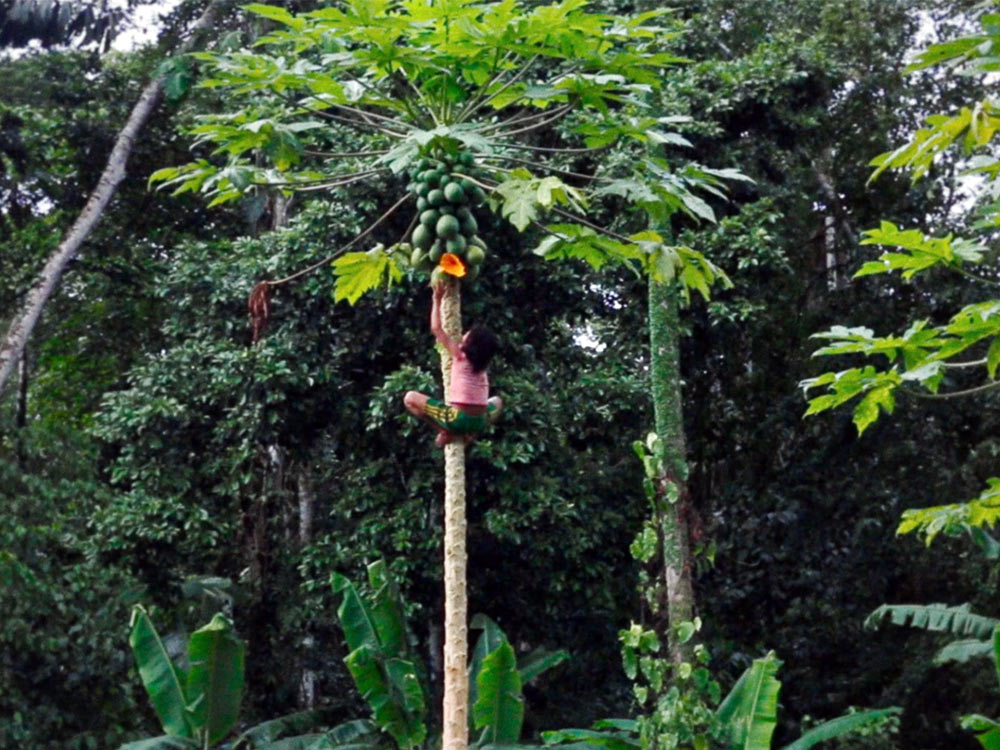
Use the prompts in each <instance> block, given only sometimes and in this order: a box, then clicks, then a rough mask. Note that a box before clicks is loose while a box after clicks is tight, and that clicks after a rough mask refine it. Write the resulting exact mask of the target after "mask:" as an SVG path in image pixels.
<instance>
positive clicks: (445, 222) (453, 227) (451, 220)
mask: <svg viewBox="0 0 1000 750" xmlns="http://www.w3.org/2000/svg"><path fill="white" fill-rule="evenodd" d="M434 228H435V229H436V230H437V236H438V237H443V238H445V239H448V238H449V237H454V236H455V235H456V234H458V230H459V222H458V219H456V218H455V217H454V216H449V215H448V214H445V215H444V216H442V217H441V218H440V219H438V222H437V225H436V226H435V227H434Z"/></svg>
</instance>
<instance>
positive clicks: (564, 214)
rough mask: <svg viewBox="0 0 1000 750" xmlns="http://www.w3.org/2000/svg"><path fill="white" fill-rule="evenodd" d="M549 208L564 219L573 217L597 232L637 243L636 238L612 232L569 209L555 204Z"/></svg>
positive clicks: (621, 240) (632, 243)
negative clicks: (557, 206)
mask: <svg viewBox="0 0 1000 750" xmlns="http://www.w3.org/2000/svg"><path fill="white" fill-rule="evenodd" d="M549 210H550V211H551V212H552V213H554V214H558V215H559V216H562V217H563V218H564V219H572V220H573V221H577V222H579V223H581V224H583V225H584V226H585V227H590V228H591V229H593V230H594V231H595V232H600V233H601V234H606V235H607V236H608V237H613V238H614V239H616V240H618V241H620V242H627V243H629V244H630V245H634V244H635V240H630V239H629V238H628V237H626V236H625V235H623V234H618V233H617V232H612V231H611V230H610V229H605V228H604V227H600V226H598V225H597V224H593V223H591V222H589V221H587V220H586V219H581V218H580V217H579V216H576V215H575V214H571V213H570V212H569V211H564V210H563V209H561V208H556V207H555V206H552V207H551V208H550V209H549Z"/></svg>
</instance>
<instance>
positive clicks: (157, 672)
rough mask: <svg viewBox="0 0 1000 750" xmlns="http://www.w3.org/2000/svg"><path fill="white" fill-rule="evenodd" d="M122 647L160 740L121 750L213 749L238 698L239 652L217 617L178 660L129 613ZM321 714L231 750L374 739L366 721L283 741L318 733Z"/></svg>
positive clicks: (146, 619) (264, 727)
mask: <svg viewBox="0 0 1000 750" xmlns="http://www.w3.org/2000/svg"><path fill="white" fill-rule="evenodd" d="M129 644H130V645H131V646H132V652H133V653H134V654H135V660H136V666H137V668H138V672H139V678H140V680H142V684H143V686H144V687H145V688H146V693H147V694H148V695H149V700H150V703H151V704H152V706H153V709H154V711H155V712H156V715H157V717H158V718H159V720H160V725H161V727H162V729H163V735H161V736H158V737H150V738H147V739H143V740H138V741H135V742H129V743H126V744H124V745H122V746H121V748H120V750H208V749H209V748H213V747H220V746H222V745H223V744H225V740H226V738H227V737H229V735H230V734H231V733H232V732H233V729H234V728H235V727H236V724H237V721H238V719H239V709H240V703H241V701H242V698H243V690H244V655H245V651H246V647H245V644H244V643H243V641H242V640H241V639H240V638H239V636H237V635H236V632H235V631H234V630H233V624H232V622H231V621H230V620H229V619H228V618H227V617H225V616H224V615H221V614H217V615H215V616H214V617H213V618H212V620H211V622H209V623H208V624H207V625H205V626H204V627H202V628H199V629H198V630H196V631H195V632H194V633H192V634H191V636H190V638H189V639H188V641H187V650H186V654H184V655H183V657H184V658H183V659H182V658H180V657H174V656H172V655H171V654H170V652H169V650H168V648H167V646H166V645H165V643H164V639H163V638H161V637H160V634H159V633H158V632H157V630H156V627H155V626H154V625H153V621H152V619H151V618H150V616H149V613H148V612H147V611H146V610H145V609H144V608H143V607H141V606H136V607H135V608H134V609H133V610H132V621H131V632H130V634H129ZM326 718H327V717H326V712H325V711H323V710H317V711H303V712H300V713H297V714H291V715H289V716H285V717H282V718H279V719H272V720H270V721H267V722H264V723H263V724H259V725H257V726H255V727H252V728H250V729H248V730H246V731H245V732H243V733H242V734H240V735H239V736H238V737H236V738H235V739H234V740H233V741H232V744H231V745H230V747H231V748H232V750H305V749H306V748H314V749H315V750H320V747H321V746H320V745H319V743H320V742H322V741H324V740H330V739H331V738H332V739H333V740H335V741H336V742H337V744H339V745H346V744H348V743H349V742H351V741H357V740H359V739H363V738H367V737H370V736H374V735H375V734H376V733H377V728H376V727H375V725H374V724H372V723H371V722H368V721H354V722H348V723H346V724H343V725H341V726H339V727H336V728H334V729H332V730H330V731H328V732H326V733H323V734H305V735H299V736H292V737H284V735H287V734H290V733H292V732H299V731H302V730H304V729H307V728H310V727H315V726H318V725H322V724H323V723H324V721H325V719H326Z"/></svg>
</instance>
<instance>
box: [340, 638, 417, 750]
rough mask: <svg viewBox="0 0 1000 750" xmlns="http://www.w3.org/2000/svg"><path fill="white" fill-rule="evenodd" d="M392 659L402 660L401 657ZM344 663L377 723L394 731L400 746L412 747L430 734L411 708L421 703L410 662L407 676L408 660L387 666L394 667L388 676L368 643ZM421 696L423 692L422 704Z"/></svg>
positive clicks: (392, 733)
mask: <svg viewBox="0 0 1000 750" xmlns="http://www.w3.org/2000/svg"><path fill="white" fill-rule="evenodd" d="M390 661H392V662H403V660H402V659H394V660H390ZM344 663H345V664H346V665H347V670H348V671H349V672H350V673H351V677H353V678H354V683H355V684H356V685H357V686H358V690H359V691H360V692H361V697H363V698H364V699H365V701H366V702H367V703H368V705H369V706H371V709H372V713H373V714H374V717H375V723H376V724H378V726H379V727H381V728H382V729H384V730H385V731H386V732H388V733H389V734H391V735H392V737H393V739H395V740H396V743H397V744H398V745H399V746H400V747H412V746H413V745H417V744H419V743H421V742H423V740H424V738H425V737H426V736H427V728H426V726H425V725H424V723H423V721H422V720H421V718H420V717H419V716H415V715H413V714H412V713H411V712H410V711H409V710H408V709H409V708H412V707H416V706H417V705H418V703H417V699H416V697H415V689H416V690H420V683H419V681H418V680H417V677H416V673H415V671H414V670H413V665H412V664H409V678H407V676H406V672H407V669H406V666H405V665H407V664H408V663H407V662H403V664H398V663H396V664H394V665H393V666H392V667H388V665H387V667H386V669H387V670H391V671H390V674H388V675H387V674H386V673H385V671H383V668H382V666H381V665H380V664H379V663H378V660H377V659H376V655H375V653H374V652H373V651H372V649H371V648H370V647H369V646H367V645H362V646H360V647H359V648H357V649H355V650H354V651H352V652H351V653H350V654H348V655H347V658H346V659H344ZM390 680H391V682H392V685H390ZM414 685H415V689H414V687H413V686H414ZM422 695H423V693H422V691H421V702H420V704H419V705H421V706H422Z"/></svg>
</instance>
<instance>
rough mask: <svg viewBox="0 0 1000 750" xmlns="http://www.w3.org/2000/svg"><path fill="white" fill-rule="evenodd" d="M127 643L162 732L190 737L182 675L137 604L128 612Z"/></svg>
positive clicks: (191, 729)
mask: <svg viewBox="0 0 1000 750" xmlns="http://www.w3.org/2000/svg"><path fill="white" fill-rule="evenodd" d="M128 640H129V645H131V646H132V653H133V654H135V661H136V665H137V666H138V669H139V678H140V679H141V680H142V684H143V687H145V688H146V693H147V694H148V695H149V700H150V703H152V704H153V708H154V709H155V710H156V715H157V716H158V717H159V719H160V724H161V725H162V726H163V730H164V731H165V732H166V733H167V734H168V735H170V736H171V737H186V738H193V737H194V728H193V727H192V725H191V722H190V720H189V718H188V714H187V699H186V697H185V694H184V678H185V675H184V674H183V673H181V672H179V670H178V669H177V667H176V666H175V665H174V663H173V662H172V661H171V660H170V656H169V654H168V653H167V650H166V648H165V647H164V645H163V641H162V640H161V639H160V636H159V633H157V632H156V628H155V627H154V626H153V622H152V620H151V619H150V618H149V615H148V614H147V612H146V610H145V609H144V608H143V607H141V606H139V605H136V606H135V607H134V608H133V609H132V623H131V632H130V633H129V639H128Z"/></svg>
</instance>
